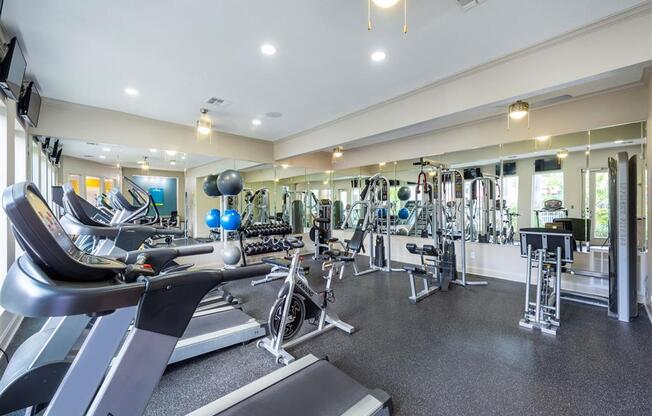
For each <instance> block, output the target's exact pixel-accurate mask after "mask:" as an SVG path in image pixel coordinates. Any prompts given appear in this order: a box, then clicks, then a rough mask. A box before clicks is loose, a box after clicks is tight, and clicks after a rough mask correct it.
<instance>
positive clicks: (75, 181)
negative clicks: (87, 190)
mask: <svg viewBox="0 0 652 416" xmlns="http://www.w3.org/2000/svg"><path fill="white" fill-rule="evenodd" d="M68 183H70V185H71V186H72V189H74V190H75V193H76V194H77V195H80V196H81V191H80V189H79V183H80V178H79V175H68Z"/></svg>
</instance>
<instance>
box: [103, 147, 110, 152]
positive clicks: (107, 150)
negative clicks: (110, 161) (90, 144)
mask: <svg viewBox="0 0 652 416" xmlns="http://www.w3.org/2000/svg"><path fill="white" fill-rule="evenodd" d="M102 151H103V152H110V151H111V148H110V147H103V148H102Z"/></svg>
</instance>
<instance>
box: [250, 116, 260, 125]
mask: <svg viewBox="0 0 652 416" xmlns="http://www.w3.org/2000/svg"><path fill="white" fill-rule="evenodd" d="M251 124H253V125H254V126H260V120H258V119H257V118H255V119H253V120H251Z"/></svg>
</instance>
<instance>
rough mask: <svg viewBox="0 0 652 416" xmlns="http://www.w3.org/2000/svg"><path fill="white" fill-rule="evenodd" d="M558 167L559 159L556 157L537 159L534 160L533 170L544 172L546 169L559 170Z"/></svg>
mask: <svg viewBox="0 0 652 416" xmlns="http://www.w3.org/2000/svg"><path fill="white" fill-rule="evenodd" d="M559 169H561V159H559V158H556V157H549V158H545V159H537V160H535V161H534V171H535V172H545V171H547V170H559Z"/></svg>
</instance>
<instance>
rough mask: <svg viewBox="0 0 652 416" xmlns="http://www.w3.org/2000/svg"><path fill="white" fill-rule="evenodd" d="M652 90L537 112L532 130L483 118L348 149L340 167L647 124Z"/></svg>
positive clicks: (630, 91)
mask: <svg viewBox="0 0 652 416" xmlns="http://www.w3.org/2000/svg"><path fill="white" fill-rule="evenodd" d="M647 117H648V91H647V87H646V86H645V85H643V84H640V85H634V86H632V87H629V88H625V89H620V90H616V91H611V92H606V93H603V94H596V95H592V96H588V97H585V98H580V99H577V100H572V101H568V102H564V103H562V104H558V105H555V106H551V107H546V108H541V109H536V110H533V111H532V112H531V126H530V128H529V129H528V128H526V126H525V125H520V126H517V125H513V126H512V128H511V130H507V126H506V123H507V122H506V118H505V117H498V118H492V119H488V120H482V121H478V122H475V123H470V124H466V125H462V126H458V127H455V128H450V129H445V130H440V131H435V132H432V133H426V134H421V135H418V136H413V137H409V138H405V139H399V140H393V141H390V142H385V143H380V144H375V145H372V146H364V147H360V148H355V149H349V150H345V152H344V158H343V160H342V161H341V162H339V164H338V166H337V168H336V169H344V168H349V167H355V166H365V165H372V164H377V163H379V162H388V161H391V160H406V159H413V158H418V157H421V156H424V155H441V154H444V153H449V152H455V151H460V150H465V149H474V148H482V147H487V146H492V145H498V144H501V143H511V142H517V141H521V140H527V139H530V138H533V137H537V136H546V135H547V136H555V135H560V134H567V133H574V132H578V131H587V130H591V129H596V128H599V127H605V126H613V125H619V124H626V123H632V122H637V121H642V120H646V119H647Z"/></svg>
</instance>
